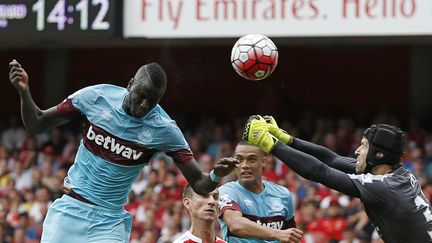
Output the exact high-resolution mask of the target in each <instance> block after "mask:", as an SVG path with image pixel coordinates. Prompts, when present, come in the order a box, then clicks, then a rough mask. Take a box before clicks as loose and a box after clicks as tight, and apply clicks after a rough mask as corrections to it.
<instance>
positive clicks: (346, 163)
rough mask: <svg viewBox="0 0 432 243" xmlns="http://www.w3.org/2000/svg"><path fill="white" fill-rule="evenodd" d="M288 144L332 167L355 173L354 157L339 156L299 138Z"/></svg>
mask: <svg viewBox="0 0 432 243" xmlns="http://www.w3.org/2000/svg"><path fill="white" fill-rule="evenodd" d="M290 146H291V147H293V148H295V149H297V150H299V151H302V152H304V153H306V154H309V155H312V156H313V157H315V158H317V159H319V160H320V161H322V162H324V163H325V164H327V165H328V166H330V167H332V168H335V169H338V170H340V171H343V172H345V173H350V174H354V173H355V165H356V162H357V161H356V160H355V159H354V158H349V157H343V156H340V155H338V154H337V153H335V152H333V151H331V150H330V149H328V148H326V147H323V146H320V145H317V144H314V143H310V142H307V141H304V140H301V139H299V138H294V139H293V140H292V142H291V144H290Z"/></svg>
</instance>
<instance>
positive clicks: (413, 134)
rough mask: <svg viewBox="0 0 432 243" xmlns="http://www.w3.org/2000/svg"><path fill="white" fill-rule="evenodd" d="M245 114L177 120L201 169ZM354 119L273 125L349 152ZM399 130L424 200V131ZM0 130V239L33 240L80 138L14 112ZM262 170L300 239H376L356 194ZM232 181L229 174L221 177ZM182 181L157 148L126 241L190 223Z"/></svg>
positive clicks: (430, 166)
mask: <svg viewBox="0 0 432 243" xmlns="http://www.w3.org/2000/svg"><path fill="white" fill-rule="evenodd" d="M245 120H246V118H243V117H237V118H233V119H231V120H230V121H218V120H216V119H212V118H208V117H201V119H200V120H199V122H195V123H192V124H191V123H189V122H188V121H186V120H185V121H183V120H182V119H180V121H178V123H179V125H180V126H181V128H182V130H183V131H184V133H185V136H186V139H187V140H188V142H189V144H190V146H191V149H192V151H193V152H194V155H195V158H196V159H197V161H198V162H199V165H200V166H201V168H202V170H204V171H206V172H209V171H210V170H211V168H212V167H213V164H214V162H215V161H216V160H217V159H219V158H221V157H227V156H231V155H232V154H233V149H234V146H235V145H236V143H237V142H238V141H239V139H240V137H241V133H242V129H243V123H244V121H245ZM356 121H357V120H356V119H351V118H343V117H339V118H332V119H329V118H320V117H315V116H311V115H304V116H302V117H300V118H299V119H297V120H296V121H291V120H289V119H283V118H282V120H279V123H280V126H281V127H282V128H284V129H286V130H287V131H289V132H290V133H292V134H293V135H294V136H296V137H300V138H303V139H305V140H308V141H311V142H314V143H317V144H320V145H323V146H325V147H328V148H330V149H332V150H333V151H336V152H337V153H339V154H341V155H345V156H354V150H355V149H356V148H357V146H358V144H359V142H360V139H361V134H362V131H363V130H364V129H365V125H364V124H358V123H356ZM183 122H184V123H183ZM379 122H382V123H389V124H393V125H402V124H401V121H399V120H398V119H396V118H395V117H392V116H387V115H386V114H380V115H377V116H376V117H375V118H374V119H373V121H371V124H372V123H379ZM183 124H185V125H183ZM368 125H370V124H368ZM368 125H367V126H368ZM402 128H403V129H404V130H405V131H406V132H407V135H408V142H407V147H406V154H405V156H404V158H403V163H404V165H405V166H406V167H407V168H408V169H410V170H411V171H412V173H413V174H414V175H415V176H416V177H417V178H418V181H419V182H420V184H421V185H422V187H423V191H424V192H425V194H426V196H427V197H428V198H429V200H431V199H432V133H431V130H430V128H429V127H424V126H423V127H422V126H420V123H419V121H418V120H417V119H416V118H410V119H409V120H407V121H405V122H404V123H403V126H402ZM0 132H1V133H0V139H1V144H0V243H5V242H8V243H22V242H26V243H33V242H39V239H40V236H41V232H42V222H43V219H44V217H45V215H46V212H47V209H48V207H49V206H50V204H51V203H52V202H53V201H54V200H55V199H56V198H58V197H61V196H62V192H61V187H62V184H63V179H64V178H65V176H66V174H67V170H68V168H69V167H70V166H71V164H72V163H73V160H74V156H75V152H76V150H77V147H78V145H79V142H80V139H81V133H80V125H79V124H78V123H77V124H71V125H68V126H64V127H60V128H55V129H53V130H51V131H50V132H48V133H44V134H40V135H37V136H28V135H27V134H26V133H25V131H24V129H23V127H22V125H21V121H20V120H19V118H18V117H16V116H11V117H10V118H9V119H8V120H7V121H4V122H3V123H1V124H0ZM263 176H264V178H265V179H266V180H269V181H273V182H276V183H278V184H281V185H283V186H286V187H287V188H289V190H290V191H291V192H292V194H293V196H294V198H295V205H296V212H295V219H296V222H297V226H298V227H299V228H300V229H302V230H303V231H304V232H305V233H306V234H305V236H304V239H303V242H307V243H309V242H317V243H318V242H345V243H347V242H380V240H379V239H378V238H379V237H378V236H377V235H376V233H375V232H374V229H373V227H372V226H371V224H370V222H369V220H368V217H367V216H366V214H365V213H364V211H363V208H362V205H361V203H360V201H359V200H358V199H354V198H350V197H348V196H345V195H342V194H340V193H338V192H335V191H332V190H329V189H327V188H325V187H324V186H322V185H320V184H317V183H313V182H310V181H307V180H305V179H303V178H301V177H300V176H298V175H296V174H295V173H293V172H292V171H291V170H290V169H289V168H288V167H286V166H285V165H284V164H283V163H282V162H281V161H279V160H278V159H277V158H274V157H272V156H269V157H268V163H267V165H266V167H265V168H264V172H263ZM235 179H236V178H235V175H234V173H233V174H231V175H230V176H228V177H226V178H224V180H223V182H227V181H230V180H235ZM185 182H186V181H185V179H184V178H183V176H182V175H181V173H180V172H179V170H178V169H177V168H176V166H175V165H174V164H173V162H172V160H171V159H170V158H169V157H167V156H165V155H163V154H160V155H158V156H156V157H155V158H154V159H152V161H151V163H150V165H149V166H146V167H144V169H143V170H142V172H141V173H140V175H139V176H138V178H137V180H136V181H135V182H134V184H133V186H132V192H131V193H130V195H129V201H128V203H127V205H126V206H125V208H126V210H128V211H130V212H131V213H132V215H133V221H134V223H133V229H132V233H131V242H132V243H139V242H142V243H144V242H146V243H147V242H148V243H153V242H157V243H165V242H172V241H173V240H174V239H175V238H176V237H178V236H180V235H181V233H183V232H184V231H186V230H187V229H188V228H189V224H190V222H189V217H188V215H187V212H186V210H185V209H184V207H183V204H182V200H181V199H182V190H183V186H184V185H185ZM59 224H61V222H59ZM218 232H219V230H218Z"/></svg>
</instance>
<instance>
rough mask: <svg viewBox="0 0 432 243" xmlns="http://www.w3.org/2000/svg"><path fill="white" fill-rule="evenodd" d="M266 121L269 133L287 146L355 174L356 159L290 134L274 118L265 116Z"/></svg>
mask: <svg viewBox="0 0 432 243" xmlns="http://www.w3.org/2000/svg"><path fill="white" fill-rule="evenodd" d="M263 118H264V120H265V121H266V122H267V124H269V129H268V130H269V132H270V133H271V134H272V135H273V136H275V137H276V138H277V139H279V141H280V142H283V143H284V144H287V145H289V146H291V147H293V148H295V149H297V150H299V151H302V152H304V153H307V154H309V155H312V156H314V157H315V158H317V159H319V160H320V161H322V162H324V163H326V164H327V165H328V166H330V167H333V168H335V169H338V170H340V171H343V172H345V173H355V163H356V161H355V159H353V158H348V157H342V156H340V155H338V154H336V153H335V152H333V151H331V150H330V149H328V148H326V147H323V146H320V145H317V144H314V143H310V142H307V141H304V140H301V139H299V138H294V136H292V135H290V134H288V133H287V132H286V131H284V130H283V129H281V128H279V126H278V125H277V122H276V120H275V119H274V118H273V117H272V116H264V117H263Z"/></svg>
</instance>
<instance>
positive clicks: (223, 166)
mask: <svg viewBox="0 0 432 243" xmlns="http://www.w3.org/2000/svg"><path fill="white" fill-rule="evenodd" d="M239 164H240V161H238V160H237V159H235V158H222V159H219V160H218V161H216V164H215V166H214V168H213V170H214V173H215V174H216V175H217V176H220V177H224V176H227V175H228V174H229V173H231V171H233V170H234V168H237V166H238V165H239Z"/></svg>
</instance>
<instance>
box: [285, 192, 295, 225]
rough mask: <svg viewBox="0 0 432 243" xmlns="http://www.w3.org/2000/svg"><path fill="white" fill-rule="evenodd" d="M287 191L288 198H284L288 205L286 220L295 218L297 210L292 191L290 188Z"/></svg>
mask: <svg viewBox="0 0 432 243" xmlns="http://www.w3.org/2000/svg"><path fill="white" fill-rule="evenodd" d="M285 193H286V195H288V196H287V197H286V199H285V200H284V201H285V206H286V208H287V210H288V212H287V215H286V218H285V219H286V220H290V219H292V218H294V216H295V215H294V212H295V210H294V200H293V198H292V194H291V192H290V191H289V190H286V192H285Z"/></svg>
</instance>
